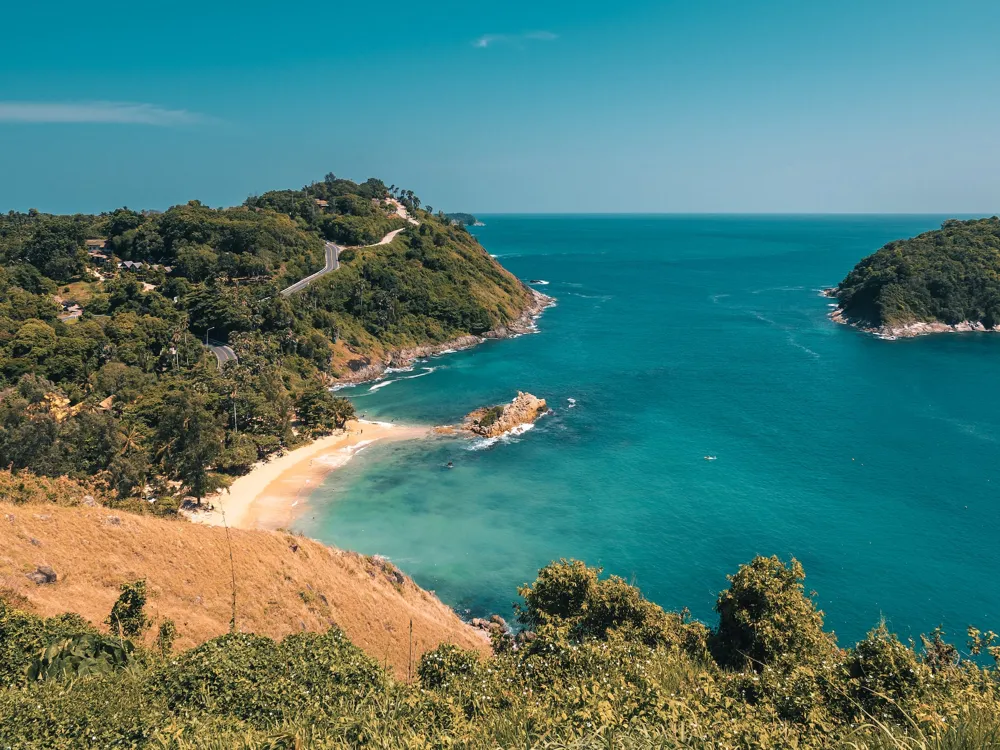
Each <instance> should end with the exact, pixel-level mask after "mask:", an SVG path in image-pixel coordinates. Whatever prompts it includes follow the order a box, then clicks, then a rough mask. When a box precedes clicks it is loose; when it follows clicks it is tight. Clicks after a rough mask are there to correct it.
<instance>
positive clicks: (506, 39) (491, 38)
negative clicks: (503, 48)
mask: <svg viewBox="0 0 1000 750" xmlns="http://www.w3.org/2000/svg"><path fill="white" fill-rule="evenodd" d="M558 38H559V37H558V36H557V35H556V34H553V33H552V32H551V31H527V32H525V33H523V34H483V35H482V36H481V37H479V38H478V39H476V41H474V42H473V43H472V46H473V47H478V48H480V49H485V48H486V47H491V46H493V45H495V44H519V43H521V42H551V41H553V40H554V39H558Z"/></svg>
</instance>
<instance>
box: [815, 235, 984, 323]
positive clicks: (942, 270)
mask: <svg viewBox="0 0 1000 750" xmlns="http://www.w3.org/2000/svg"><path fill="white" fill-rule="evenodd" d="M824 294H825V295H826V296H828V297H832V298H834V299H836V300H837V302H838V306H837V309H836V310H834V311H833V312H832V313H831V314H830V317H831V319H832V320H833V321H835V322H837V323H843V324H846V325H852V326H854V327H856V328H859V329H861V330H864V331H867V332H869V333H873V334H875V335H876V336H879V337H880V338H887V339H893V338H910V337H913V336H922V335H925V334H929V333H948V332H960V333H962V332H974V331H979V332H996V331H1000V218H997V217H995V216H994V217H992V218H989V219H974V220H971V221H958V220H949V221H946V222H944V224H942V226H941V228H940V229H937V230H934V231H931V232H925V233H924V234H921V235H918V236H917V237H913V238H911V239H908V240H897V241H894V242H890V243H888V244H887V245H885V246H884V247H882V248H881V249H879V250H878V251H877V252H876V253H874V254H872V255H870V256H868V257H867V258H865V259H863V260H862V261H861V262H860V263H858V264H857V265H856V266H855V267H854V268H853V269H852V270H851V272H850V273H849V274H848V275H847V276H846V277H845V278H844V280H843V281H842V282H840V284H838V285H837V286H836V287H834V288H832V289H827V290H826V291H825V292H824Z"/></svg>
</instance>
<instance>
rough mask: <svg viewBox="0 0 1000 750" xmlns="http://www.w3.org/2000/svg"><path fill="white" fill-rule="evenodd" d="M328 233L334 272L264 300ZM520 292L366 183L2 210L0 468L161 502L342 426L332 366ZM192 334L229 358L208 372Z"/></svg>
mask: <svg viewBox="0 0 1000 750" xmlns="http://www.w3.org/2000/svg"><path fill="white" fill-rule="evenodd" d="M400 205H402V206H403V207H405V209H406V210H407V211H408V213H409V215H410V216H411V217H413V218H414V219H415V220H416V221H418V222H419V225H413V224H411V223H409V222H407V221H406V220H405V219H404V218H403V217H402V216H401V215H400V212H399V210H398V209H399V206H400ZM396 229H399V230H403V231H402V232H401V233H400V234H399V235H398V236H397V237H396V238H395V239H394V240H393V241H392V242H390V243H388V244H385V245H376V246H372V247H365V246H366V245H371V244H372V243H376V242H378V241H379V240H381V239H382V238H383V237H384V236H385V235H386V234H388V233H389V232H390V231H392V230H396ZM325 242H334V243H337V244H338V245H340V246H341V247H343V248H345V249H343V250H342V251H341V252H340V255H339V264H340V265H339V268H338V269H337V270H336V271H335V272H332V273H329V274H327V275H325V276H323V277H320V278H319V279H317V280H316V281H314V282H313V283H311V284H310V285H309V286H307V287H306V288H304V289H303V290H301V291H299V292H296V293H294V294H290V295H288V296H282V295H281V294H279V291H280V290H282V289H283V288H284V287H286V286H287V285H289V284H291V283H293V282H295V281H298V280H300V279H302V278H304V277H305V276H307V275H309V274H311V273H313V272H315V271H317V270H319V269H321V268H323V266H324V260H325V252H324V243H325ZM530 301H531V292H530V291H529V290H528V289H527V288H526V287H525V286H524V285H523V284H522V283H521V282H520V281H518V280H517V279H516V278H514V277H513V276H512V275H511V274H510V273H508V272H507V271H506V270H504V269H503V268H502V267H501V266H500V265H499V264H498V263H497V262H496V261H495V260H494V259H492V258H491V257H490V256H489V254H488V253H486V252H485V250H484V249H483V248H482V247H481V246H480V245H479V243H478V242H477V241H476V239H475V238H474V237H472V236H471V235H470V234H469V233H468V232H466V231H465V229H464V228H463V227H462V226H460V225H456V224H454V223H453V222H452V221H450V220H448V219H447V218H445V217H444V215H443V214H439V215H435V214H433V213H432V212H431V211H430V210H429V207H427V208H424V207H422V205H421V202H420V200H419V198H418V197H417V196H415V195H414V194H413V193H412V191H405V190H401V189H398V188H396V187H395V186H392V187H391V188H390V187H387V186H386V185H385V184H384V183H382V182H381V181H380V180H377V179H370V180H368V181H366V182H363V183H360V184H358V183H355V182H352V181H350V180H346V179H341V178H338V177H336V176H334V175H332V174H330V175H327V177H326V178H325V179H324V180H322V181H320V182H316V183H313V184H310V185H307V186H305V187H303V188H302V189H300V190H278V191H272V192H267V193H264V194H263V195H259V196H253V197H251V198H249V199H247V201H246V202H245V203H244V204H243V205H241V206H237V207H233V208H211V207H209V206H206V205H203V204H201V203H200V202H198V201H196V200H195V201H190V202H189V203H187V204H184V205H178V206H174V207H172V208H170V209H169V210H167V211H163V212H158V211H135V210H131V209H128V208H120V209H117V210H114V211H110V212H107V213H103V214H99V215H83V214H77V215H71V216H58V215H51V214H46V213H41V212H39V211H35V210H31V211H28V212H27V213H17V212H10V213H8V214H6V215H0V467H2V468H3V469H10V470H12V471H14V472H15V473H17V472H31V473H34V474H37V475H41V476H47V477H58V476H68V477H71V478H79V479H86V480H87V481H89V482H97V483H98V484H102V485H103V486H104V487H105V488H106V489H108V490H109V492H110V493H111V496H113V497H114V498H117V501H118V502H121V503H125V504H131V506H132V507H146V508H147V509H149V508H152V509H153V510H156V511H160V512H168V513H169V512H173V511H175V510H176V508H177V506H178V503H179V502H181V500H182V499H183V498H184V497H186V496H187V497H189V496H194V497H196V498H200V497H202V496H204V495H205V494H206V493H208V492H210V491H211V490H213V489H214V488H216V487H218V486H219V485H220V484H224V483H225V482H226V481H227V477H230V476H233V475H237V474H240V473H244V472H246V471H247V470H248V469H249V468H250V467H251V466H252V465H253V464H254V463H255V462H256V461H258V460H260V459H262V458H264V457H266V456H268V455H269V454H272V453H274V452H276V451H280V450H284V449H286V448H289V447H293V446H294V445H296V444H297V443H298V442H301V441H303V440H307V439H309V437H310V436H311V435H314V434H318V433H323V432H328V431H330V430H331V429H334V428H336V427H338V426H342V425H343V424H344V422H345V420H347V419H348V418H350V416H351V415H352V414H353V408H352V406H351V404H350V402H349V401H348V400H347V399H343V398H336V397H335V396H334V395H332V394H331V393H330V391H329V385H330V384H331V383H333V382H334V381H335V380H336V379H338V378H343V377H346V376H350V375H351V374H352V372H354V371H356V370H359V369H362V368H365V367H367V366H368V365H369V364H370V363H371V362H373V361H379V360H380V359H384V358H385V357H386V356H387V355H388V353H390V352H393V351H395V350H398V349H403V348H407V347H415V346H421V345H433V344H443V343H444V342H447V341H449V340H451V339H455V338H458V337H461V336H468V335H470V334H471V335H476V336H478V335H481V334H484V333H486V332H488V331H490V330H492V329H496V328H502V327H504V326H506V325H508V324H510V323H511V322H512V321H514V320H516V319H517V318H518V316H519V315H521V314H522V312H523V311H524V310H525V309H526V308H527V307H528V306H529V303H530ZM208 344H212V345H226V346H228V347H230V348H231V350H232V351H233V352H234V354H235V355H236V359H235V360H230V361H227V362H225V364H224V365H222V366H221V367H220V364H219V363H218V362H217V361H216V356H215V355H214V354H213V353H212V352H211V351H210V350H209V349H208V348H207V345H208ZM154 499H155V502H153V501H154Z"/></svg>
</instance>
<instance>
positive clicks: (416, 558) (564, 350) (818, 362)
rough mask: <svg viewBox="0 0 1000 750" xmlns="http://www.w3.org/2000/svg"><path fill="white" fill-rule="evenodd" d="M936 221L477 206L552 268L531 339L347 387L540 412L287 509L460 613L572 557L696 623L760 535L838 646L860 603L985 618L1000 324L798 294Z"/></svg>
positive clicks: (992, 583)
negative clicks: (923, 329) (905, 322)
mask: <svg viewBox="0 0 1000 750" xmlns="http://www.w3.org/2000/svg"><path fill="white" fill-rule="evenodd" d="M943 218H945V217H928V216H895V217H893V216H889V217H704V216H699V217H566V216H561V217H560V216H556V217H542V216H530V217H525V216H495V217H488V218H487V219H486V223H487V226H485V227H482V228H480V229H477V230H476V232H477V234H478V235H479V237H480V239H481V240H482V242H483V244H484V246H485V247H486V248H487V249H488V250H489V252H491V253H494V254H496V255H498V256H499V257H500V259H501V261H502V262H503V263H504V265H506V266H507V267H508V268H509V269H511V270H512V271H513V272H514V273H515V274H517V275H518V276H520V277H522V278H524V279H545V280H548V281H550V282H551V283H550V284H549V285H547V286H544V287H539V288H541V289H543V290H544V291H546V292H547V293H549V294H551V295H553V296H554V297H556V298H557V299H558V305H557V306H556V307H555V308H553V309H550V310H548V311H547V312H546V313H545V315H544V316H543V318H542V319H541V321H540V322H539V325H540V329H541V333H540V334H538V335H532V336H523V337H520V338H517V339H514V340H510V341H502V342H491V343H488V344H486V345H484V346H482V347H479V348H477V349H475V350H473V351H469V352H461V353H457V354H451V355H446V356H443V357H439V358H435V359H432V360H430V361H428V362H426V363H421V364H418V365H417V366H416V369H414V370H413V371H412V372H406V373H398V374H395V375H392V376H391V377H390V380H392V381H393V382H391V383H390V384H389V385H384V386H382V387H379V388H376V389H375V390H370V386H368V385H364V386H360V387H357V388H353V389H346V390H344V391H342V393H343V394H346V395H349V396H351V397H352V398H353V399H354V400H355V404H356V406H357V407H358V410H359V411H362V412H365V413H367V415H368V417H369V418H372V417H381V418H386V419H387V418H389V417H394V418H395V419H396V420H397V421H400V422H415V423H424V424H442V423H448V422H454V421H457V420H458V419H460V417H461V416H462V415H463V414H465V413H466V412H468V411H470V410H471V409H473V408H475V407H477V406H479V405H482V404H486V403H495V402H499V401H504V400H508V399H510V398H511V397H513V395H514V394H515V393H516V391H517V390H519V389H520V390H527V391H531V392H532V393H534V394H536V395H539V396H542V397H544V398H546V399H548V401H549V403H550V405H552V406H553V407H554V408H555V414H553V415H551V416H549V417H546V418H544V419H542V420H541V421H540V422H539V423H538V424H537V426H536V428H535V429H533V430H531V431H530V432H527V433H526V434H524V435H522V436H520V437H519V438H517V439H515V440H511V441H509V442H501V443H498V444H496V445H494V446H492V447H491V448H487V449H483V450H469V448H470V447H473V444H470V443H469V442H468V441H464V440H456V439H442V438H439V439H436V440H432V441H429V442H427V443H421V444H395V445H374V446H372V447H371V448H369V449H367V450H366V451H363V452H362V453H360V454H359V455H358V456H357V457H356V458H355V459H354V461H352V462H351V463H350V464H349V465H348V466H347V467H346V468H345V469H343V470H341V471H339V472H337V473H336V474H335V475H334V476H332V477H331V478H330V479H329V480H328V481H327V483H326V484H325V485H324V486H322V487H321V488H320V489H319V490H318V491H317V492H316V493H315V494H314V495H313V497H312V498H311V507H310V509H309V512H308V513H307V515H306V516H305V517H304V518H303V519H302V520H301V521H300V523H299V526H300V527H301V529H302V530H303V531H305V532H306V533H307V534H309V535H311V536H314V537H317V538H320V539H322V540H324V541H328V542H330V543H333V544H336V545H339V546H343V547H347V548H351V549H356V550H359V551H361V552H365V553H381V554H384V555H386V556H388V557H390V558H391V559H393V560H394V561H395V562H396V563H397V564H398V565H400V567H402V568H403V569H404V570H405V571H406V572H408V573H410V574H411V575H412V576H413V577H414V578H415V579H416V581H417V582H418V583H420V584H421V585H423V586H424V587H426V588H430V589H434V590H436V591H437V593H438V595H439V596H440V597H441V598H442V599H443V600H444V601H445V602H447V603H449V604H451V605H453V606H454V607H456V608H457V609H459V610H460V611H462V610H469V611H470V612H471V613H473V614H481V613H485V612H494V611H496V612H500V613H501V614H504V615H509V614H510V605H511V602H512V601H513V600H514V599H515V598H516V592H515V588H516V586H517V585H518V584H520V583H522V582H525V581H530V580H532V579H533V578H534V574H535V572H536V570H537V568H538V567H539V566H541V565H544V564H545V563H546V562H548V561H549V560H551V559H553V558H558V557H577V558H581V559H584V560H586V561H587V562H589V563H591V564H600V565H603V566H604V567H605V569H606V570H607V571H609V572H613V573H616V574H619V575H622V576H624V577H626V578H628V579H634V581H635V582H636V583H638V585H639V586H640V587H641V588H642V590H643V591H644V592H645V593H646V595H647V596H649V597H650V598H651V599H653V600H655V601H656V602H658V603H660V604H662V605H663V606H665V607H667V608H680V607H682V606H688V607H689V608H690V609H691V610H692V611H693V613H694V614H695V615H696V616H698V617H700V618H701V619H703V620H705V621H706V622H709V623H714V622H715V617H714V614H713V612H712V605H713V602H714V598H715V596H716V594H717V592H718V591H719V590H720V589H722V588H724V587H725V586H726V580H725V575H726V574H727V573H731V572H733V571H734V570H735V569H736V567H737V565H738V564H739V563H741V562H743V561H746V560H748V559H750V558H751V557H752V556H753V555H754V554H758V553H761V554H778V555H780V556H782V557H788V556H791V555H794V556H796V557H798V558H799V559H800V560H801V561H802V563H803V564H804V565H805V568H806V572H807V575H808V579H807V586H808V587H809V588H811V589H815V590H816V592H817V594H818V600H819V602H820V604H821V606H822V607H823V609H824V610H825V611H826V613H827V623H828V625H829V626H830V627H832V628H833V629H835V630H836V631H837V633H838V635H839V636H840V638H841V640H842V641H847V640H853V639H857V638H859V637H861V636H862V635H863V633H864V632H865V631H866V630H867V629H868V628H870V627H871V626H873V625H874V624H875V623H876V622H877V620H878V619H879V617H880V616H881V615H885V617H886V618H887V619H888V620H889V621H890V623H891V625H892V626H893V627H894V628H896V629H897V630H898V631H900V632H902V633H904V634H911V633H913V634H915V633H917V632H926V631H928V630H930V629H931V628H933V627H934V626H935V625H937V624H939V623H943V624H944V625H945V627H946V629H947V630H949V632H951V633H952V634H954V635H955V636H957V637H958V639H959V640H963V638H962V633H963V631H964V628H965V626H966V625H967V624H970V623H974V624H977V625H981V626H982V625H985V626H992V627H994V628H996V627H997V625H1000V623H998V622H997V620H998V619H1000V618H998V615H1000V611H998V610H1000V589H998V588H997V586H996V580H997V574H998V571H1000V551H998V545H997V532H998V529H1000V502H998V498H997V489H1000V470H998V467H997V464H998V462H997V457H998V448H1000V443H998V441H1000V399H998V398H997V396H996V394H995V391H994V390H993V388H994V384H995V381H996V375H995V372H996V368H997V364H998V362H1000V337H998V336H989V335H983V334H968V335H945V336H938V337H928V338H922V339H917V340H909V341H895V342H887V341H879V340H876V339H874V338H872V337H870V336H867V335H864V334H861V333H859V332H857V331H854V330H852V329H849V328H846V327H843V326H838V325H835V324H833V323H831V322H830V321H829V320H828V319H827V317H826V316H827V313H828V303H829V300H827V299H825V298H822V297H820V296H819V295H818V293H817V290H819V289H820V288H822V287H826V286H831V285H833V284H835V283H836V282H837V281H839V280H840V279H841V278H842V277H843V276H844V275H845V274H846V273H847V271H848V270H849V269H850V268H851V266H852V265H853V264H854V263H855V262H856V261H857V260H859V259H860V258H861V257H863V256H864V255H866V254H868V253H870V252H872V251H874V250H875V249H877V248H878V247H879V246H881V245H882V244H883V243H885V242H886V241H888V240H891V239H894V238H899V237H906V236H911V235H913V234H916V233H918V232H921V231H925V230H927V229H932V228H934V227H936V226H938V225H939V224H940V222H941V220H942V219H943ZM425 368H434V369H433V371H431V370H429V369H425ZM415 375H423V377H412V376H415ZM404 377H406V378H408V379H402V378H404ZM570 398H573V399H576V406H575V408H568V407H569V403H570V402H569V401H568V399H570ZM705 455H715V456H717V457H718V460H716V461H711V462H709V461H705V460H704V459H703V457H704V456H705ZM449 460H451V461H453V462H454V464H455V468H454V469H452V470H448V469H445V468H444V467H443V466H444V464H445V463H446V462H447V461H449Z"/></svg>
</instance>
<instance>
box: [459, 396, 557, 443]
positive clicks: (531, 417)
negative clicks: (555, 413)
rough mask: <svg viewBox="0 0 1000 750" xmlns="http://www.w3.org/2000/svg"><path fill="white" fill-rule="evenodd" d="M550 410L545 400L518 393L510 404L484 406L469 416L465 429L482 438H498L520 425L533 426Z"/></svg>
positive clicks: (466, 419) (464, 425) (466, 418)
mask: <svg viewBox="0 0 1000 750" xmlns="http://www.w3.org/2000/svg"><path fill="white" fill-rule="evenodd" d="M548 410H549V408H548V406H547V405H546V403H545V399H544V398H537V397H536V396H533V395H532V394H530V393H523V392H521V391H518V393H517V397H516V398H515V399H514V400H513V401H511V402H510V403H509V404H498V405H496V406H484V407H482V408H481V409H476V410H475V411H474V412H471V413H470V414H468V415H467V416H466V417H465V423H464V424H463V429H466V430H468V431H469V432H472V433H474V434H476V435H481V436H482V437H488V438H489V437H497V436H499V435H502V434H504V433H505V432H508V431H509V430H512V429H514V428H515V427H517V426H518V425H522V424H531V423H532V422H534V421H535V420H536V419H538V418H539V417H540V416H542V415H543V414H545V413H547V412H548Z"/></svg>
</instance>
